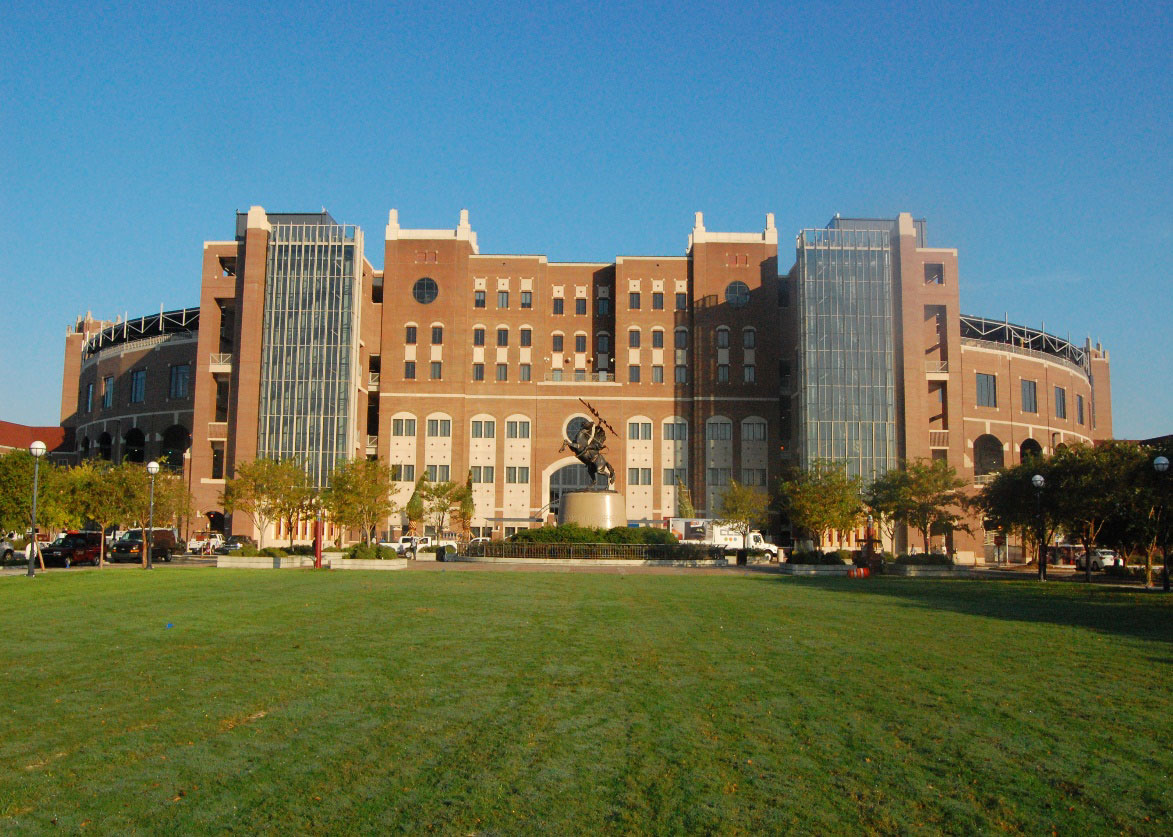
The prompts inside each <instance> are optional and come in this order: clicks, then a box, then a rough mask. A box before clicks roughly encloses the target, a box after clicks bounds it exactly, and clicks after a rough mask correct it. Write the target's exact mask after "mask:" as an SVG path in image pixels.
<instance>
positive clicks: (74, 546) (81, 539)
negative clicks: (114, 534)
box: [41, 532, 102, 567]
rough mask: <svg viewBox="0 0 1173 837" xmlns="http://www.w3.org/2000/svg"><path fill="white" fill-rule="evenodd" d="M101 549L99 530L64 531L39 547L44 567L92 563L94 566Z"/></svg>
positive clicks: (96, 563)
mask: <svg viewBox="0 0 1173 837" xmlns="http://www.w3.org/2000/svg"><path fill="white" fill-rule="evenodd" d="M101 549H102V533H101V532H66V533H65V534H64V535H62V536H61V537H59V538H58V539H57V540H55V541H53V543H51V544H49V545H48V546H44V547H41V555H42V556H43V557H44V559H45V566H46V567H48V566H50V565H58V566H62V567H71V566H73V565H74V564H93V565H94V566H95V567H96V566H97V565H98V560H99V558H100V557H101Z"/></svg>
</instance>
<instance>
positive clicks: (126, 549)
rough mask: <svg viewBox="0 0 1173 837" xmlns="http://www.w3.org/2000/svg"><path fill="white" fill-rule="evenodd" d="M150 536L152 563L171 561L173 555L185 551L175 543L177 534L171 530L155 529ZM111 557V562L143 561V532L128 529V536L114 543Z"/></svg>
mask: <svg viewBox="0 0 1173 837" xmlns="http://www.w3.org/2000/svg"><path fill="white" fill-rule="evenodd" d="M150 534H151V535H152V538H151V540H152V544H151V560H152V561H170V560H171V556H172V555H177V554H179V553H180V552H182V551H183V547H182V546H180V545H179V544H178V543H176V541H175V533H174V532H172V531H171V530H170V529H155V530H153V531H151V532H150ZM109 557H110V560H111V561H142V560H143V530H142V529H128V530H127V531H126V534H124V535H123V536H122V537H121V538H119V539H118V540H117V541H115V542H114V549H112V550H111V551H110V556H109Z"/></svg>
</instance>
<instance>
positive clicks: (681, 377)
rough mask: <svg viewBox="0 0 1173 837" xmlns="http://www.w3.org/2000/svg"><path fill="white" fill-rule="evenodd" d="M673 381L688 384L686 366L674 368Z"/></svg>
mask: <svg viewBox="0 0 1173 837" xmlns="http://www.w3.org/2000/svg"><path fill="white" fill-rule="evenodd" d="M675 381H676V383H678V384H687V383H688V367H687V366H677V367H676V376H675Z"/></svg>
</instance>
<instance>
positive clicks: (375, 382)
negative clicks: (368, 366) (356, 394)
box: [367, 372, 379, 387]
mask: <svg viewBox="0 0 1173 837" xmlns="http://www.w3.org/2000/svg"><path fill="white" fill-rule="evenodd" d="M367 386H371V387H377V386H379V373H378V372H371V373H370V374H369V375H368V376H367Z"/></svg>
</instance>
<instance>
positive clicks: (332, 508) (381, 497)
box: [322, 459, 397, 543]
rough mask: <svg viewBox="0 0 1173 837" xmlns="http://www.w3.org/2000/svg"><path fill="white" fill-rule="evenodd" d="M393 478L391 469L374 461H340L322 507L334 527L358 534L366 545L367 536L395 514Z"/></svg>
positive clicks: (332, 474)
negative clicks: (357, 532)
mask: <svg viewBox="0 0 1173 837" xmlns="http://www.w3.org/2000/svg"><path fill="white" fill-rule="evenodd" d="M395 477H396V473H395V469H394V468H392V467H391V466H390V465H385V464H383V463H382V462H379V461H377V460H373V459H347V460H343V461H341V462H339V463H338V465H337V466H336V467H335V468H334V471H333V473H331V474H330V485H329V487H328V488H327V489H326V490H325V491H324V492H323V493H322V505H323V507H324V508H325V509H326V511H327V513H329V515H330V517H331V519H332V520H333V521H334V522H335V523H337V524H339V525H340V526H344V527H346V528H348V529H359V530H361V531H362V540H363V543H368V542H369V541H370V533H371V532H372V531H373V530H374V529H375V528H376V527H377V526H378V525H379V523H381V522H384V521H386V520H387V518H388V517H389V516H391V515H392V514H394V513H395V511H396V510H397V506H396V503H395V499H394V497H393V493H394V491H395Z"/></svg>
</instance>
